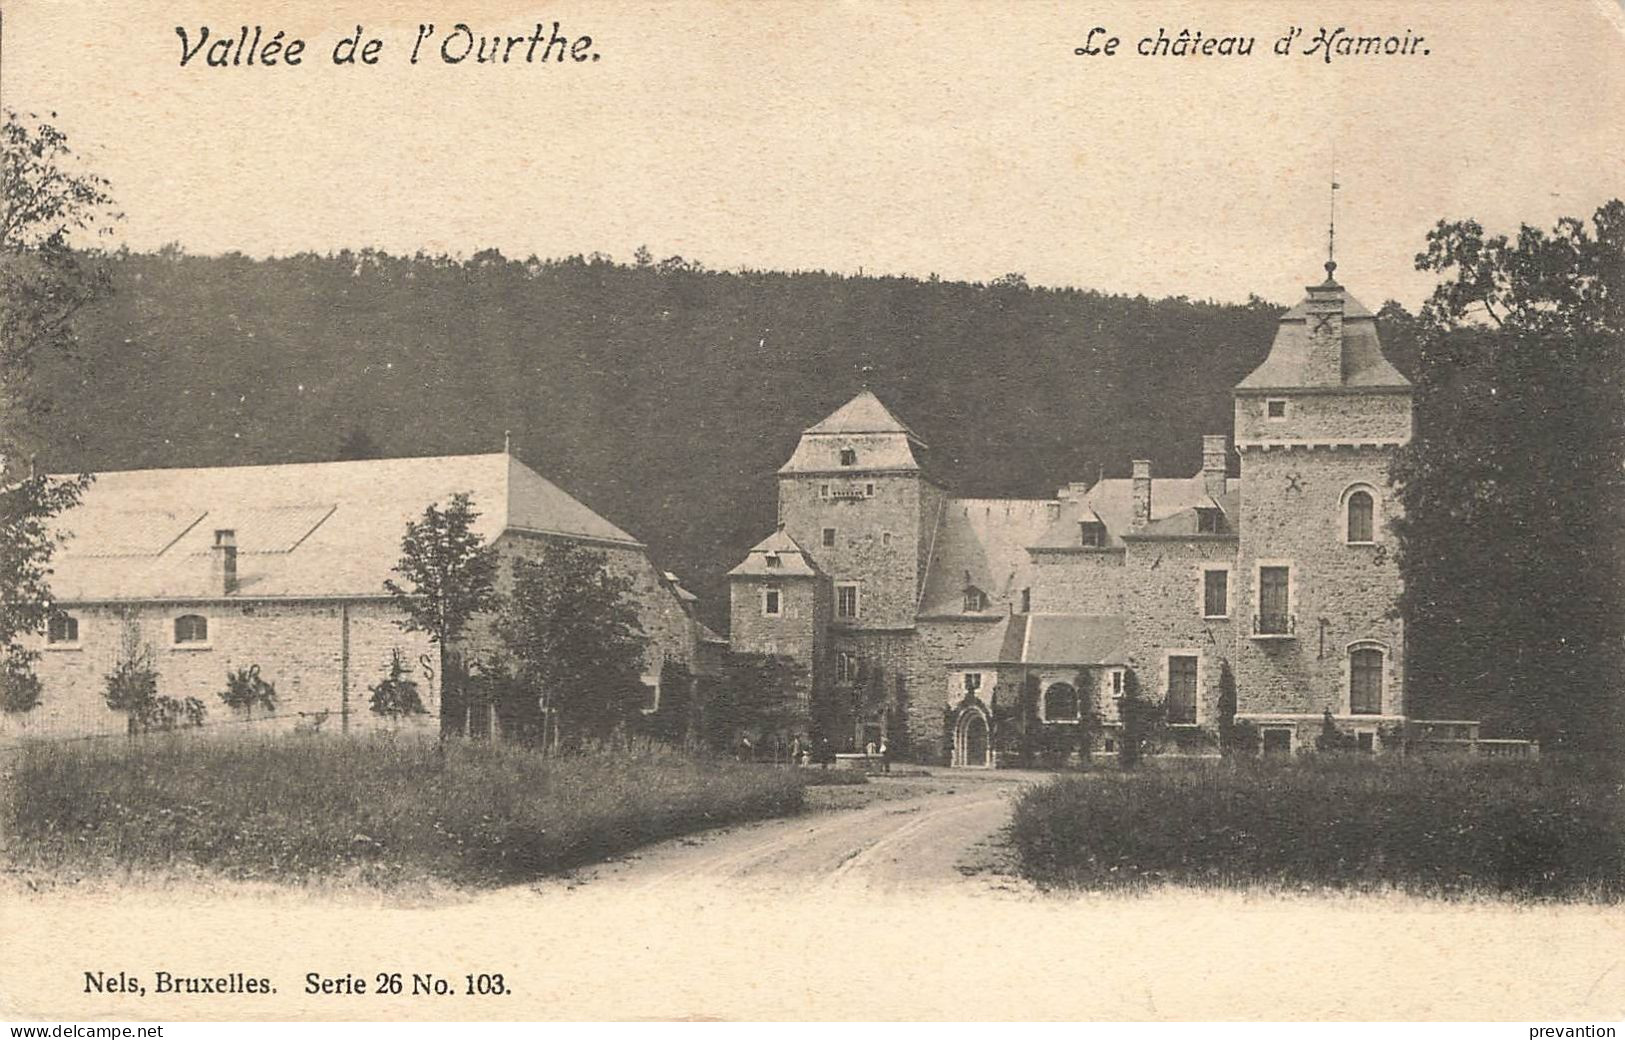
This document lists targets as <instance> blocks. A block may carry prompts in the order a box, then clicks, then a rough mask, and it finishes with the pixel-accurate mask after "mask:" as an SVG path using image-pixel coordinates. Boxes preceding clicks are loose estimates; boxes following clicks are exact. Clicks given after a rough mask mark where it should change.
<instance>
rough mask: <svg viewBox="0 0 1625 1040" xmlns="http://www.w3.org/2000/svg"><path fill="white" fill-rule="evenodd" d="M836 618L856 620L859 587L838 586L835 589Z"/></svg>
mask: <svg viewBox="0 0 1625 1040" xmlns="http://www.w3.org/2000/svg"><path fill="white" fill-rule="evenodd" d="M835 616H836V617H840V618H855V617H857V616H858V587H857V586H856V585H837V586H836V587H835Z"/></svg>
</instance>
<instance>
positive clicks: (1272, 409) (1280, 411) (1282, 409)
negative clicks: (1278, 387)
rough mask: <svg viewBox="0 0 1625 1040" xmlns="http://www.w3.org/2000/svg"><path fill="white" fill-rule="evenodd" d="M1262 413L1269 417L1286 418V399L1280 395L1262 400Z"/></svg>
mask: <svg viewBox="0 0 1625 1040" xmlns="http://www.w3.org/2000/svg"><path fill="white" fill-rule="evenodd" d="M1264 415H1265V416H1266V417H1268V418H1270V419H1285V418H1286V401H1285V399H1283V398H1280V397H1272V398H1270V399H1269V400H1268V401H1265V402H1264Z"/></svg>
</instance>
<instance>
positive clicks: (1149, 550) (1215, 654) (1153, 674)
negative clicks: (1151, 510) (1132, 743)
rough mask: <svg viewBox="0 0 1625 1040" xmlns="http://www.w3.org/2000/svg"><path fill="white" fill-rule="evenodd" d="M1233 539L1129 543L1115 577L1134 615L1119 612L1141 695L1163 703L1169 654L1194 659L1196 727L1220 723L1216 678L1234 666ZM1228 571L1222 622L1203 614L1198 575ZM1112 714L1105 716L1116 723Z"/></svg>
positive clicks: (1235, 607) (1129, 662)
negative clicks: (1209, 570) (1127, 593)
mask: <svg viewBox="0 0 1625 1040" xmlns="http://www.w3.org/2000/svg"><path fill="white" fill-rule="evenodd" d="M1235 560H1236V540H1235V539H1234V538H1228V537H1213V536H1208V537H1201V536H1196V537H1191V538H1182V539H1177V540H1174V539H1166V540H1165V539H1155V540H1143V541H1142V540H1130V541H1129V543H1128V546H1127V549H1126V552H1125V554H1124V562H1123V568H1122V570H1120V571H1118V572H1117V573H1118V576H1119V578H1120V580H1121V581H1122V584H1123V587H1124V588H1126V589H1128V590H1130V591H1131V593H1132V599H1131V600H1130V605H1131V607H1132V609H1130V610H1129V611H1127V612H1126V614H1125V628H1126V636H1127V645H1126V647H1125V648H1124V649H1125V650H1126V656H1127V658H1128V661H1127V663H1128V665H1129V667H1130V668H1132V669H1133V670H1134V673H1135V675H1136V677H1137V678H1138V679H1139V683H1140V696H1141V697H1143V698H1145V699H1146V700H1150V701H1157V702H1162V701H1164V700H1165V699H1166V697H1167V693H1168V668H1167V659H1168V656H1169V655H1170V654H1183V655H1194V656H1195V657H1196V659H1197V668H1196V678H1197V698H1196V724H1197V726H1198V727H1200V728H1203V729H1213V728H1214V727H1215V726H1216V725H1217V722H1218V715H1219V710H1218V701H1219V675H1220V670H1221V667H1222V665H1223V664H1224V662H1225V661H1230V662H1231V666H1232V669H1234V666H1235V662H1234V660H1233V658H1234V656H1235V625H1234V623H1233V620H1232V619H1233V618H1234V617H1235V611H1236V609H1237V603H1238V600H1237V597H1236V590H1235V587H1234V586H1235V574H1234V570H1235ZM1205 567H1223V568H1226V569H1228V570H1229V571H1230V578H1229V582H1230V585H1231V588H1230V597H1229V598H1230V613H1229V616H1228V617H1226V618H1223V619H1213V618H1206V617H1204V616H1203V581H1204V578H1203V570H1204V568H1205ZM1115 715H1116V713H1115V710H1110V711H1109V716H1108V718H1109V719H1110V720H1111V721H1115Z"/></svg>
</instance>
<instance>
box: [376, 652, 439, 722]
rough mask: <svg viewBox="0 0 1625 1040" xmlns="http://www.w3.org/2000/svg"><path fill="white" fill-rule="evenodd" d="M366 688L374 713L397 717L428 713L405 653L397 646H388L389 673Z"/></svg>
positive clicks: (390, 717) (391, 717)
mask: <svg viewBox="0 0 1625 1040" xmlns="http://www.w3.org/2000/svg"><path fill="white" fill-rule="evenodd" d="M368 689H369V690H370V691H371V692H372V696H371V697H370V698H368V701H367V705H368V707H370V708H371V709H372V713H373V714H374V715H382V716H383V717H384V718H389V719H399V718H405V717H406V716H409V715H427V714H428V713H429V709H428V708H425V707H424V706H423V697H422V696H421V695H420V694H419V693H418V684H417V682H416V681H415V680H414V679H413V678H412V675H411V668H410V667H409V666H408V665H407V663H406V654H404V653H402V652H401V648H400V647H398V646H393V647H390V648H389V674H388V675H386V676H385V677H384V678H383V679H381V680H380V681H379V682H378V683H377V685H375V686H370V687H368Z"/></svg>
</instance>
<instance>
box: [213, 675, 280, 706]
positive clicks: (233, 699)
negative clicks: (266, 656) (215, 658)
mask: <svg viewBox="0 0 1625 1040" xmlns="http://www.w3.org/2000/svg"><path fill="white" fill-rule="evenodd" d="M220 699H221V700H223V701H225V702H226V707H228V708H231V709H232V710H233V711H246V712H248V717H249V718H253V717H254V709H255V708H256V707H258V708H261V709H263V710H265V711H267V712H271V711H275V710H276V687H275V686H273V685H271V684H270V683H268V682H266V681H265V680H264V679H263V678H261V677H260V666H259V665H257V664H255V665H249V666H248V667H247V668H239V669H237V670H236V671H235V672H227V673H226V688H225V689H224V690H221V691H220Z"/></svg>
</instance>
